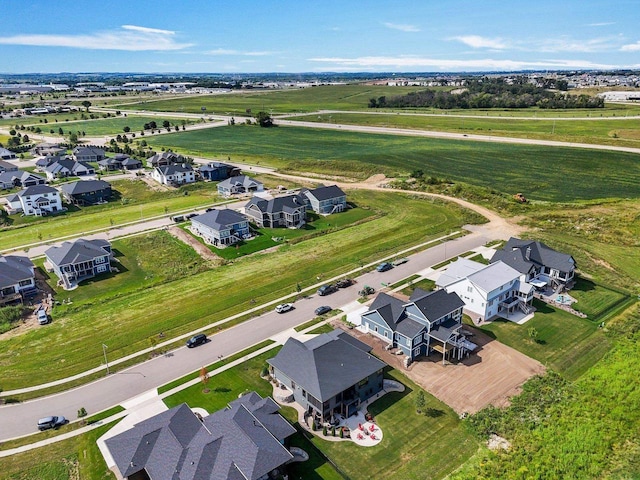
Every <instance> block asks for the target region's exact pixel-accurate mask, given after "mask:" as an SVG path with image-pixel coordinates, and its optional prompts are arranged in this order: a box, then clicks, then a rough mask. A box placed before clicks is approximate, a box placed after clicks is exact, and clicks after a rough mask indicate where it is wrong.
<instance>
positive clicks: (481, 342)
mask: <svg viewBox="0 0 640 480" xmlns="http://www.w3.org/2000/svg"><path fill="white" fill-rule="evenodd" d="M336 326H339V325H336ZM465 329H466V330H469V331H472V332H473V333H474V336H473V337H471V338H470V340H471V341H472V342H473V343H475V344H477V345H478V349H477V350H476V352H475V353H473V354H471V355H470V356H469V357H468V358H466V359H464V360H462V361H461V362H458V363H447V364H446V365H444V366H443V365H442V357H441V356H440V355H439V354H433V355H431V356H430V357H429V358H424V357H423V358H422V359H421V360H420V361H418V362H415V363H413V364H412V365H410V366H409V368H408V369H407V368H405V367H404V365H403V363H402V359H404V356H398V355H393V354H392V353H390V352H388V351H385V350H384V345H385V343H383V342H382V341H381V340H379V339H377V338H375V337H373V336H372V335H370V334H366V333H362V332H360V331H358V330H357V329H353V330H348V332H349V333H351V334H352V335H354V336H355V337H357V338H358V339H359V340H361V341H363V342H365V343H366V344H368V345H371V346H373V349H374V353H375V354H376V355H377V356H378V357H380V358H381V359H382V360H383V361H385V362H386V363H387V364H389V365H390V366H392V367H393V368H395V369H397V370H400V371H402V372H404V374H405V375H407V376H408V377H409V378H410V379H411V380H413V381H414V382H415V383H417V384H418V385H420V386H421V387H423V388H424V389H425V390H426V391H428V392H429V393H431V394H432V395H433V396H435V397H437V398H438V399H440V400H442V401H443V402H444V403H446V404H447V405H449V406H450V407H451V408H453V409H454V410H455V411H456V412H457V413H464V412H467V413H475V412H477V411H478V410H481V409H482V408H484V407H486V406H488V405H491V404H493V405H495V406H497V407H503V406H506V405H508V404H509V398H510V397H512V396H513V395H516V394H517V393H519V392H520V387H521V386H522V384H523V383H524V382H525V381H526V380H527V379H528V378H530V377H532V376H534V375H538V374H541V373H543V372H544V370H545V368H544V366H543V365H542V364H541V363H540V362H538V361H537V360H533V359H532V358H529V357H527V356H526V355H524V354H522V353H520V352H518V351H517V350H514V349H513V348H511V347H508V346H506V345H504V344H502V343H500V342H498V341H496V340H493V339H492V338H491V337H488V336H487V335H485V334H484V333H481V332H479V331H478V330H475V329H473V328H471V327H467V326H465Z"/></svg>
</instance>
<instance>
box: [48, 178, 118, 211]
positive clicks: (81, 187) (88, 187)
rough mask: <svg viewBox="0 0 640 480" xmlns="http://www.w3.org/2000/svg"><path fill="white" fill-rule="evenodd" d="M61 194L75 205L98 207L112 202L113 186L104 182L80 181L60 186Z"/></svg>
mask: <svg viewBox="0 0 640 480" xmlns="http://www.w3.org/2000/svg"><path fill="white" fill-rule="evenodd" d="M60 192H62V196H63V197H64V198H65V200H66V201H67V202H68V203H72V204H73V205H96V204H99V203H105V202H108V201H109V200H111V197H112V195H113V193H112V190H111V184H110V183H108V182H105V181H104V180H79V181H77V182H71V183H65V184H63V185H60Z"/></svg>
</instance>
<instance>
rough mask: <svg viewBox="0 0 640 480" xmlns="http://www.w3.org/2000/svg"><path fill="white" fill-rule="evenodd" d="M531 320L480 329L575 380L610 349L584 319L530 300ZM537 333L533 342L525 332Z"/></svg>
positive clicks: (592, 326)
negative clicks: (531, 305) (533, 313)
mask: <svg viewBox="0 0 640 480" xmlns="http://www.w3.org/2000/svg"><path fill="white" fill-rule="evenodd" d="M534 306H535V307H536V309H537V311H536V314H535V316H534V317H533V318H532V319H531V320H529V321H528V322H527V323H525V324H524V325H518V324H516V323H513V322H510V321H508V320H495V321H493V322H492V323H489V324H487V325H483V326H482V327H480V329H481V330H482V331H483V332H485V333H487V334H489V335H490V336H493V337H494V338H496V339H497V340H498V341H499V342H502V343H504V344H506V345H509V346H510V347H513V348H515V349H516V350H519V351H520V352H522V353H524V354H525V355H528V356H529V357H531V358H535V359H536V360H538V361H539V362H541V363H542V364H544V365H545V366H547V367H548V368H552V369H553V370H555V371H557V372H560V373H562V374H563V375H564V376H565V377H567V378H569V379H576V378H578V377H580V376H581V375H582V374H583V373H584V372H586V371H587V370H588V369H589V368H590V367H591V366H593V365H594V364H595V363H596V362H597V361H598V360H600V359H601V358H602V357H603V356H604V355H605V353H606V352H607V351H608V350H609V348H610V347H611V343H610V341H609V339H608V338H607V337H606V336H605V335H604V334H603V333H602V331H600V330H599V329H598V326H597V325H596V324H594V323H593V322H591V321H589V320H588V319H582V318H578V317H576V316H574V315H571V314H570V313H567V312H564V311H562V310H557V309H554V308H552V307H550V306H548V305H546V304H544V303H542V302H540V301H538V300H534ZM530 328H535V329H536V330H537V332H538V336H537V338H536V339H535V340H534V339H533V338H531V337H530V336H529V329H530Z"/></svg>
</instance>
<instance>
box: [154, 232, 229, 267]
mask: <svg viewBox="0 0 640 480" xmlns="http://www.w3.org/2000/svg"><path fill="white" fill-rule="evenodd" d="M167 230H168V232H169V233H170V234H171V235H173V236H174V237H176V238H177V239H178V240H181V241H183V242H184V243H186V244H187V245H189V246H190V247H191V248H193V249H194V250H195V251H196V252H197V253H198V255H200V256H201V257H202V258H204V259H205V260H209V261H212V262H216V263H221V262H222V259H221V258H220V257H219V256H217V255H216V254H215V253H213V252H212V251H211V250H209V249H208V248H207V247H206V246H205V245H203V244H202V243H200V242H199V241H198V240H196V239H195V238H193V237H192V236H191V235H189V234H188V233H187V232H185V231H184V230H182V229H181V228H179V227H169V228H168V229H167Z"/></svg>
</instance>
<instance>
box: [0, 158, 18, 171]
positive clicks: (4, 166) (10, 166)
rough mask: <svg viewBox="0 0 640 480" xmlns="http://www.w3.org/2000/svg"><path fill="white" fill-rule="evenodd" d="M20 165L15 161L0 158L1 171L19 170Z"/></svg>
mask: <svg viewBox="0 0 640 480" xmlns="http://www.w3.org/2000/svg"><path fill="white" fill-rule="evenodd" d="M17 169H18V167H17V166H15V165H14V164H13V163H9V162H5V161H4V160H0V172H3V171H4V172H11V171H14V170H17Z"/></svg>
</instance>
